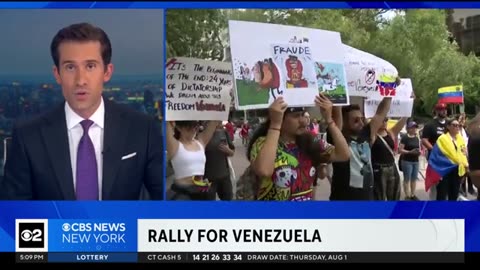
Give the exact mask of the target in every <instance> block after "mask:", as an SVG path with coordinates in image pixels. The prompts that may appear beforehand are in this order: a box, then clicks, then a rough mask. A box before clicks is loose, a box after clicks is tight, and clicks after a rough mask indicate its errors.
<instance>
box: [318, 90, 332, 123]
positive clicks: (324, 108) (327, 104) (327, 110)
mask: <svg viewBox="0 0 480 270" xmlns="http://www.w3.org/2000/svg"><path fill="white" fill-rule="evenodd" d="M315 104H316V105H317V106H318V107H319V108H320V112H321V113H322V116H323V119H325V120H326V121H330V120H332V109H333V103H332V101H331V100H330V99H329V98H328V97H327V96H325V94H323V93H320V94H319V95H318V96H317V97H315Z"/></svg>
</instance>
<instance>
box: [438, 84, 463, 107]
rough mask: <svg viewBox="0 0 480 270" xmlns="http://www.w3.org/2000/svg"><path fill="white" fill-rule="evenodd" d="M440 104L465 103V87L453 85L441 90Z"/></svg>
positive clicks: (439, 95)
mask: <svg viewBox="0 0 480 270" xmlns="http://www.w3.org/2000/svg"><path fill="white" fill-rule="evenodd" d="M438 103H445V104H448V103H463V86H462V85H453V86H446V87H442V88H439V89H438Z"/></svg>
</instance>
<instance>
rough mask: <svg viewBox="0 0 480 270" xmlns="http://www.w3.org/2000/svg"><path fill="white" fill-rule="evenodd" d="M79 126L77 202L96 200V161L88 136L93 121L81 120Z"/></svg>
mask: <svg viewBox="0 0 480 270" xmlns="http://www.w3.org/2000/svg"><path fill="white" fill-rule="evenodd" d="M80 124H81V125H82V127H83V136H82V138H81V139H80V143H79V144H78V152H77V180H76V181H77V200H98V171H97V159H96V157H95V148H94V147H93V143H92V140H91V139H90V137H89V136H88V129H89V128H90V127H91V126H92V125H93V121H91V120H83V121H82V122H80Z"/></svg>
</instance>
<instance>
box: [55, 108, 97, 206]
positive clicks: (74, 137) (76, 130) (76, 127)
mask: <svg viewBox="0 0 480 270" xmlns="http://www.w3.org/2000/svg"><path fill="white" fill-rule="evenodd" d="M65 118H66V120H67V130H68V146H69V148H70V161H71V163H72V175H73V187H74V189H75V191H76V190H77V151H78V144H79V143H80V139H81V138H82V136H83V128H82V125H81V124H80V122H82V121H83V120H85V119H84V118H82V117H81V116H79V115H78V114H77V113H76V112H74V111H73V110H72V108H71V107H70V105H68V102H65ZM89 119H90V120H92V121H93V125H92V126H91V127H90V128H89V129H88V135H89V136H90V139H91V140H92V143H93V147H94V148H95V158H96V159H97V169H98V172H97V173H98V193H99V194H98V198H99V199H100V200H101V199H102V172H103V157H102V151H103V150H102V149H103V134H104V120H105V105H104V103H103V99H102V100H101V102H100V106H99V107H98V109H97V110H96V111H95V113H94V114H93V115H92V116H91V117H90V118H89Z"/></svg>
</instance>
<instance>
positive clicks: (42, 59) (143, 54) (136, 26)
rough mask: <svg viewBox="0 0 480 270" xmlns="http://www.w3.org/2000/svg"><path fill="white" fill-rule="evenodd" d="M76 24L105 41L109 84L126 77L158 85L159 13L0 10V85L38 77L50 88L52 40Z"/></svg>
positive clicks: (161, 21) (160, 51)
mask: <svg viewBox="0 0 480 270" xmlns="http://www.w3.org/2000/svg"><path fill="white" fill-rule="evenodd" d="M78 22H89V23H92V24H94V25H96V26H99V27H101V28H102V29H104V30H105V32H106V33H107V35H108V36H109V38H110V41H111V43H112V63H113V64H114V67H115V69H114V75H113V77H112V80H113V81H115V80H116V79H121V78H123V79H126V78H127V77H130V76H132V79H134V78H135V76H141V77H148V78H149V79H152V78H155V77H157V76H158V80H163V66H164V65H163V62H164V61H163V56H164V16H163V10H141V9H130V10H121V9H99V10H90V9H80V10H62V9H51V10H49V9H36V10H35V9H31V10H29V9H22V10H16V9H4V10H0V25H1V27H0V36H1V37H2V39H1V42H0V81H1V80H2V79H20V80H21V79H23V78H25V79H30V80H33V79H34V78H35V77H38V79H41V80H49V81H53V82H54V78H53V75H52V66H53V61H52V59H51V56H50V43H51V40H52V38H53V37H54V35H55V34H56V33H57V32H58V30H60V29H61V28H63V27H65V26H68V25H70V24H73V23H78ZM116 76H118V77H120V78H116Z"/></svg>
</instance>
